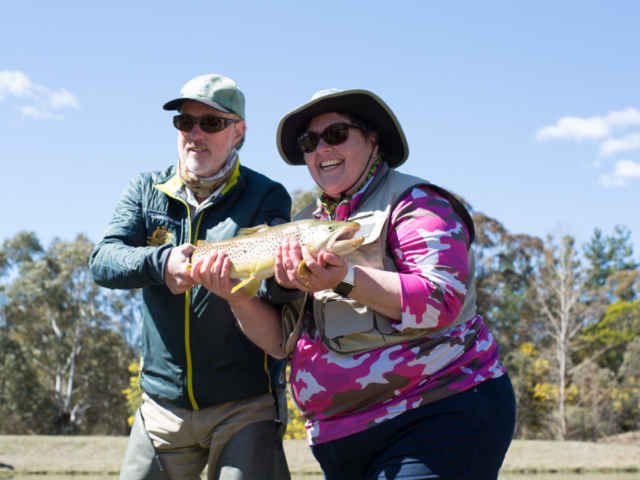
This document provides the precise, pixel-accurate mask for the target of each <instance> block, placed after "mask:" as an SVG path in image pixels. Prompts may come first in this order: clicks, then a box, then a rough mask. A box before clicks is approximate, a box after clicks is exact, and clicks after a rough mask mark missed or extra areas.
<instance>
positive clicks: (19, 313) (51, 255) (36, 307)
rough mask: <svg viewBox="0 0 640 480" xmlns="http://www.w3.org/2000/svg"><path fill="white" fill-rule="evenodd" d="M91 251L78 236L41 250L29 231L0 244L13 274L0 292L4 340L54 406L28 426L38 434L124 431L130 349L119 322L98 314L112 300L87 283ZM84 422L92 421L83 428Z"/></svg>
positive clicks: (105, 308)
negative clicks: (44, 418)
mask: <svg viewBox="0 0 640 480" xmlns="http://www.w3.org/2000/svg"><path fill="white" fill-rule="evenodd" d="M92 249H93V245H92V244H91V243H90V242H89V241H88V240H87V239H86V237H84V236H83V235H79V236H78V237H77V238H76V239H75V240H74V241H73V242H63V241H60V240H54V242H53V243H52V245H51V246H50V248H49V249H48V250H47V251H43V250H42V248H41V247H40V246H39V243H38V242H37V239H36V238H35V235H33V234H29V233H21V234H18V235H17V236H16V237H15V238H13V239H11V240H9V241H7V242H5V244H4V248H3V250H4V252H5V254H6V256H7V258H9V260H10V262H11V266H12V268H13V269H14V272H15V278H14V280H13V281H12V282H11V283H10V284H8V285H7V287H6V289H5V295H6V297H5V301H6V304H5V307H6V308H5V312H6V315H7V319H6V321H5V324H6V325H10V326H11V328H10V330H8V328H7V330H8V332H9V333H8V335H7V340H10V341H12V342H14V343H13V344H14V345H19V348H18V349H17V350H16V349H15V348H14V351H15V355H19V356H21V358H22V359H23V360H24V363H25V365H27V366H28V367H29V368H28V369H25V372H24V374H25V375H27V373H29V375H31V376H32V377H33V381H34V382H35V385H34V388H37V390H38V391H39V392H46V394H47V395H46V396H47V400H48V405H49V409H51V407H53V408H54V409H55V413H53V414H51V413H49V420H48V421H46V422H40V423H39V424H38V425H37V426H35V430H36V432H37V433H53V432H61V433H62V432H67V433H72V432H85V433H87V432H91V431H100V432H101V433H116V432H122V431H123V429H125V428H126V406H125V402H124V398H123V397H122V395H121V390H122V389H123V388H124V387H125V386H126V382H127V365H128V364H129V363H130V361H131V360H132V359H133V358H134V350H133V348H131V346H129V345H127V343H126V342H125V339H124V336H123V328H122V327H121V326H120V323H119V322H118V320H117V319H116V318H114V317H113V316H110V315H108V314H107V313H105V312H109V311H111V312H113V305H114V303H113V302H111V304H110V305H109V306H107V301H109V300H110V298H112V295H111V294H110V293H106V292H105V291H104V290H103V289H101V288H100V287H98V286H97V285H96V284H95V283H93V281H92V279H91V276H90V274H89V268H88V259H89V254H90V252H91V250H92ZM125 324H126V322H125ZM16 401H18V402H20V401H22V399H15V398H14V399H13V400H12V402H14V403H15V402H16ZM44 403H45V402H42V405H41V410H42V411H44V410H47V409H46V408H45V407H44ZM52 417H53V418H52ZM85 417H90V418H91V419H92V421H91V422H88V423H85V422H84V420H85Z"/></svg>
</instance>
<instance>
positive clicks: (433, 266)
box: [203, 90, 515, 480]
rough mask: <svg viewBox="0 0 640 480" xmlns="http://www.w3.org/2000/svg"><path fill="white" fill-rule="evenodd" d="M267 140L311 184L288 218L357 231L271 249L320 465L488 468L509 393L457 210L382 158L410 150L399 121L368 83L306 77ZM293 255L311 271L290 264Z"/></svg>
mask: <svg viewBox="0 0 640 480" xmlns="http://www.w3.org/2000/svg"><path fill="white" fill-rule="evenodd" d="M277 141H278V149H279V151H280V154H281V155H282V157H283V159H284V160H285V161H286V162H287V163H289V164H291V165H306V166H307V168H308V169H309V172H310V173H311V176H312V177H313V179H314V180H315V181H316V183H317V184H318V185H319V186H320V188H321V189H322V191H323V195H322V196H321V198H319V199H318V201H317V202H316V203H315V204H312V205H310V206H308V207H307V208H306V209H305V210H303V211H302V212H301V213H300V214H299V215H298V217H297V219H303V218H318V219H331V220H347V219H349V220H352V221H357V222H358V223H360V225H361V233H362V234H363V235H364V236H365V242H364V244H363V245H362V246H361V247H360V248H359V249H358V250H356V251H355V252H353V253H352V254H349V255H347V256H346V257H344V258H342V257H339V256H336V255H331V254H328V253H324V254H321V255H320V256H319V258H317V259H314V258H313V257H312V256H311V255H310V254H309V252H308V250H307V249H306V248H302V249H301V248H300V247H299V246H298V245H297V243H296V242H295V241H294V240H289V241H285V242H284V243H283V245H282V247H281V250H280V251H279V254H278V256H277V258H276V275H275V279H276V281H277V282H278V284H280V285H281V286H282V287H285V288H287V289H298V290H300V291H303V292H307V295H306V297H305V298H306V300H305V307H306V310H305V313H306V315H303V316H302V317H301V318H302V320H301V322H300V325H299V327H302V333H301V334H300V335H299V337H298V338H297V342H295V343H294V345H295V348H294V349H293V352H292V357H291V375H290V393H291V397H292V399H293V400H294V402H295V403H296V405H297V406H298V408H299V409H300V411H301V413H302V415H303V416H304V417H305V418H306V419H307V424H306V427H307V436H308V441H309V444H310V445H311V448H312V451H313V454H314V455H315V457H316V458H317V460H318V461H319V463H320V465H321V467H322V469H323V471H324V474H325V478H327V479H331V480H333V479H350V480H352V479H390V478H403V479H422V478H441V479H454V478H455V479H473V480H483V479H495V478H497V475H498V470H499V468H500V466H501V464H502V461H503V459H504V456H505V454H506V451H507V449H508V447H509V444H510V441H511V437H512V435H513V428H514V420H515V402H514V397H513V390H512V387H511V383H510V381H509V378H508V377H507V375H506V372H505V370H504V368H503V366H502V364H501V363H500V360H499V355H498V346H497V345H496V343H495V341H494V339H493V337H492V336H491V333H490V332H489V330H488V329H487V328H486V326H485V325H484V323H483V321H482V318H481V317H480V316H479V315H477V314H476V311H475V291H474V289H473V276H474V269H475V266H474V262H473V251H472V250H471V248H470V244H471V241H472V236H473V224H472V222H471V221H470V217H469V216H468V213H467V212H466V210H465V209H464V207H462V205H461V204H460V202H458V201H457V200H456V199H455V197H453V196H452V195H450V194H449V193H448V192H447V191H446V190H444V189H442V188H439V187H436V186H433V185H430V183H429V182H428V181H426V180H424V179H421V178H417V177H411V176H409V175H404V174H401V173H399V172H397V171H395V170H394V169H395V168H396V167H398V166H399V165H401V164H402V163H404V162H405V160H406V159H407V157H408V147H407V143H406V140H405V136H404V133H403V131H402V128H401V127H400V124H399V123H398V120H397V119H396V117H395V115H394V114H393V112H392V111H391V110H390V109H389V107H388V106H387V105H386V104H385V103H384V102H383V101H382V100H381V99H380V98H378V97H377V96H376V95H374V94H373V93H371V92H368V91H365V90H350V91H337V90H329V91H323V92H318V93H317V94H316V95H314V97H313V98H312V100H311V101H310V102H308V103H307V104H305V105H303V106H302V107H300V108H298V109H296V110H294V111H293V112H291V113H289V114H287V115H285V117H284V118H283V119H282V121H281V122H280V125H279V128H278V136H277ZM302 260H304V261H305V262H306V264H307V266H308V267H309V269H310V270H311V272H312V273H313V275H312V276H311V277H308V278H301V277H300V276H299V275H298V273H297V268H298V265H299V264H300V262H301V261H302ZM221 265H223V264H221ZM211 266H213V263H210V264H208V265H207V266H206V268H210V267H211ZM206 268H205V270H203V271H205V272H206ZM220 268H223V266H220ZM223 276H224V275H223ZM235 302H236V303H241V302H244V299H243V300H235ZM238 312H239V313H240V315H238V316H239V319H240V321H241V324H242V326H243V329H244V330H245V332H247V334H248V335H249V336H250V338H252V339H253V340H254V341H255V342H256V343H258V345H260V346H262V347H263V348H264V349H265V350H267V351H268V352H270V353H271V354H272V355H276V356H282V355H283V354H284V353H285V352H284V351H283V348H282V347H281V346H280V345H283V344H284V342H285V340H286V339H284V340H283V339H282V337H281V334H280V333H279V331H277V333H274V332H273V323H267V322H262V323H260V322H259V321H250V320H249V319H248V318H246V317H247V315H242V308H241V307H238ZM270 318H271V317H270ZM269 322H272V320H269ZM295 331H296V332H297V331H298V329H296V330H295ZM294 339H295V337H294ZM276 342H279V344H277V345H276ZM289 343H291V341H289Z"/></svg>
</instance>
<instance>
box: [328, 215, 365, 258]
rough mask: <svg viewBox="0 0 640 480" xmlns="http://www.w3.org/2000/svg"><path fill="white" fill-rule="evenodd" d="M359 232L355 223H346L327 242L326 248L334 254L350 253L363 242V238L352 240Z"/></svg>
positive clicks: (358, 225) (357, 224)
mask: <svg viewBox="0 0 640 480" xmlns="http://www.w3.org/2000/svg"><path fill="white" fill-rule="evenodd" d="M359 230H360V224H359V223H357V222H348V223H347V224H346V225H344V226H343V227H341V228H340V229H339V230H338V231H337V232H336V233H335V234H334V235H332V236H331V238H330V239H329V241H328V242H327V247H328V249H329V250H331V251H332V252H334V253H343V252H352V251H353V250H355V249H356V248H358V247H359V246H360V245H362V243H363V242H364V237H358V238H354V237H355V235H356V233H358V231H359Z"/></svg>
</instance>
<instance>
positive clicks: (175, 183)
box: [154, 156, 271, 410]
mask: <svg viewBox="0 0 640 480" xmlns="http://www.w3.org/2000/svg"><path fill="white" fill-rule="evenodd" d="M239 176H240V157H239V156H238V160H237V161H236V167H235V170H234V171H233V174H232V175H231V178H230V179H229V181H228V182H227V185H226V186H225V188H224V189H223V190H222V192H221V193H220V196H222V195H224V194H225V193H227V191H229V189H230V188H231V187H233V186H234V185H235V184H236V183H237V182H238V177H239ZM181 186H182V180H181V179H180V174H179V173H178V171H177V170H176V173H175V175H174V176H173V177H171V178H170V179H169V180H167V181H166V182H164V183H161V184H157V185H154V187H155V188H157V189H158V190H160V191H161V192H162V193H164V194H166V195H168V196H169V197H171V198H173V199H174V200H178V201H179V202H180V203H182V204H183V205H184V206H185V207H187V219H188V220H189V241H190V242H191V243H193V239H194V238H198V231H199V230H200V222H202V217H203V215H200V218H199V219H198V224H197V225H196V231H195V235H193V236H192V235H191V209H190V208H189V205H188V204H187V202H185V201H184V200H183V199H181V198H180V197H177V196H176V195H174V192H176V191H178V190H179V189H180V187H181ZM190 299H191V291H187V292H186V294H185V305H184V346H185V350H186V355H187V392H188V393H189V400H191V406H192V407H193V409H194V410H199V407H198V404H197V402H196V398H195V396H194V394H193V364H192V362H191V343H190V341H189V331H190V324H191V321H190V320H191V319H190V308H189V303H190ZM264 368H265V371H266V372H267V374H268V373H269V368H268V367H267V355H266V354H265V356H264ZM269 384H271V382H269ZM269 389H271V385H269Z"/></svg>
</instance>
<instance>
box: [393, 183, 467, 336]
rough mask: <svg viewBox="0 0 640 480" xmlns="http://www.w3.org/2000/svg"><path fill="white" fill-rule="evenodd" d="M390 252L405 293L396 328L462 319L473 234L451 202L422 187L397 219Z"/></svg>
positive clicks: (437, 325)
mask: <svg viewBox="0 0 640 480" xmlns="http://www.w3.org/2000/svg"><path fill="white" fill-rule="evenodd" d="M388 244H389V250H390V252H391V254H392V256H393V258H394V261H395V263H396V266H397V268H398V272H399V274H400V283H401V289H402V297H401V307H402V319H401V320H400V322H397V323H395V324H394V326H395V328H397V329H398V330H402V329H405V328H425V329H430V328H442V327H445V326H447V325H448V324H450V323H451V322H453V321H454V320H455V319H456V317H457V316H458V312H459V311H460V307H461V306H462V302H463V301H464V296H465V294H466V287H465V281H466V278H467V275H468V273H469V263H468V257H467V245H468V233H467V229H466V227H465V226H464V224H463V222H462V220H460V218H459V217H458V215H457V214H456V213H455V212H454V210H453V208H452V207H451V205H450V204H449V202H448V201H447V200H446V199H444V198H442V197H440V196H439V195H437V194H436V193H435V192H432V191H431V190H430V189H429V188H428V186H426V185H422V186H420V187H416V188H414V189H413V190H412V191H410V192H409V193H408V194H407V195H405V196H404V198H402V199H401V201H400V202H399V203H398V205H397V206H396V208H395V209H394V211H393V212H392V214H391V224H390V228H389V234H388Z"/></svg>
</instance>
